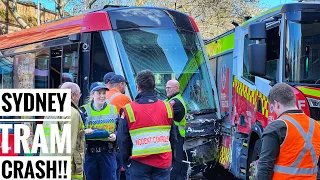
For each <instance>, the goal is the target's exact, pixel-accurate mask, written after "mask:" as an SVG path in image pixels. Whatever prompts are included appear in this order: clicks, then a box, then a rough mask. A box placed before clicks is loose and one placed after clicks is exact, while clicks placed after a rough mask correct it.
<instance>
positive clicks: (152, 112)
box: [118, 70, 176, 180]
mask: <svg viewBox="0 0 320 180" xmlns="http://www.w3.org/2000/svg"><path fill="white" fill-rule="evenodd" d="M136 84H137V90H138V93H139V94H138V95H137V97H136V98H135V101H133V102H131V103H130V104H127V105H126V106H125V108H124V113H123V114H121V118H120V120H119V127H118V136H119V137H118V145H119V147H120V153H121V156H122V159H123V161H124V163H125V164H126V165H128V166H129V167H130V168H129V169H130V177H131V179H132V180H140V179H144V180H146V179H152V180H169V179H170V169H171V168H170V167H171V162H172V149H171V143H173V141H172V140H171V138H170V136H171V135H172V134H173V133H172V132H171V126H172V124H173V112H172V107H171V106H170V104H169V103H166V102H163V101H161V100H160V99H158V98H157V97H156V95H155V94H154V88H155V77H154V75H153V73H152V72H151V71H148V70H145V71H142V72H140V73H138V75H137V77H136ZM174 133H176V132H174Z"/></svg>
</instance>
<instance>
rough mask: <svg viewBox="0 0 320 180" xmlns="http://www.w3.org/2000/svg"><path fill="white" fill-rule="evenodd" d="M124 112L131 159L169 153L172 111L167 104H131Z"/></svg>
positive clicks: (160, 102) (161, 102) (159, 101)
mask: <svg viewBox="0 0 320 180" xmlns="http://www.w3.org/2000/svg"><path fill="white" fill-rule="evenodd" d="M124 111H125V114H126V117H127V121H128V126H129V133H130V136H131V140H132V144H133V147H132V156H131V158H136V157H146V156H149V155H154V154H161V153H168V152H170V153H171V144H170V141H169V136H170V129H171V124H172V109H171V106H170V104H169V103H166V102H165V103H164V102H163V101H161V100H158V101H157V102H155V103H152V104H138V103H137V102H131V103H130V104H127V105H126V106H125V108H124ZM148 112H149V113H148Z"/></svg>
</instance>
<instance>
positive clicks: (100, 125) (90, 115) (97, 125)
mask: <svg viewBox="0 0 320 180" xmlns="http://www.w3.org/2000/svg"><path fill="white" fill-rule="evenodd" d="M83 107H84V108H85V110H86V112H87V118H86V122H85V127H86V128H87V129H101V130H107V131H108V132H109V133H110V134H111V133H113V132H114V131H115V124H116V120H117V117H118V111H117V108H116V107H115V106H113V105H111V104H108V105H107V106H106V107H105V108H104V109H102V110H101V111H95V110H94V109H92V105H91V103H89V104H86V105H84V106H83ZM87 140H99V141H109V140H108V138H96V139H87Z"/></svg>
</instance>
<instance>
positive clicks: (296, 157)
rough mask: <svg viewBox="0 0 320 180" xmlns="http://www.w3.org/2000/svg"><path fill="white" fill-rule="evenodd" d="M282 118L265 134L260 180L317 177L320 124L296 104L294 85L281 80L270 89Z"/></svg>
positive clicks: (271, 102)
mask: <svg viewBox="0 0 320 180" xmlns="http://www.w3.org/2000/svg"><path fill="white" fill-rule="evenodd" d="M268 99H269V103H270V104H269V105H270V110H272V111H274V112H275V114H276V115H277V116H278V119H277V120H275V121H273V122H272V123H270V124H269V125H268V126H267V127H266V129H265V130H264V133H263V135H262V148H261V154H260V158H259V161H258V174H257V179H258V180H270V179H274V180H277V179H281V180H285V179H303V180H305V179H306V180H311V179H312V180H315V179H316V176H317V171H318V166H317V162H318V157H319V153H320V125H319V124H318V123H317V122H316V121H315V120H313V119H311V118H310V117H308V116H307V115H306V114H305V113H304V112H303V111H302V110H300V109H298V108H297V106H296V95H295V93H294V91H293V90H292V87H291V86H289V85H288V84H285V83H279V84H276V85H275V86H273V87H272V89H271V91H270V92H269V96H268Z"/></svg>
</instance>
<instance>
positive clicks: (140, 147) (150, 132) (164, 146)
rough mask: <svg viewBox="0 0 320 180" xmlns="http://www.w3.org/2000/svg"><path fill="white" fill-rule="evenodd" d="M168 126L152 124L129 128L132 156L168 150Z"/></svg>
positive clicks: (169, 148)
mask: <svg viewBox="0 0 320 180" xmlns="http://www.w3.org/2000/svg"><path fill="white" fill-rule="evenodd" d="M170 128H171V126H153V127H144V128H139V129H134V130H130V131H129V133H130V136H131V139H132V144H133V148H132V156H133V157H134V156H143V155H151V154H160V153H165V152H170V151H171V145H170V141H169V135H170Z"/></svg>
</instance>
